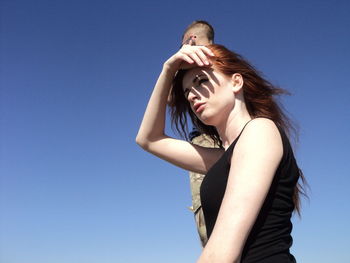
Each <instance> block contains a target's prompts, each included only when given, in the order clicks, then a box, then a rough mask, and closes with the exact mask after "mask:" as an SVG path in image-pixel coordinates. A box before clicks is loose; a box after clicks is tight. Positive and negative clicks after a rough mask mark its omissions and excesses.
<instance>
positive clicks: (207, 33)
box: [182, 20, 214, 45]
mask: <svg viewBox="0 0 350 263" xmlns="http://www.w3.org/2000/svg"><path fill="white" fill-rule="evenodd" d="M213 43H214V28H213V27H212V26H211V25H210V24H209V23H208V22H206V21H203V20H196V21H194V22H193V23H192V24H190V25H189V26H188V27H187V28H186V30H185V32H184V34H183V35H182V44H190V45H209V44H213Z"/></svg>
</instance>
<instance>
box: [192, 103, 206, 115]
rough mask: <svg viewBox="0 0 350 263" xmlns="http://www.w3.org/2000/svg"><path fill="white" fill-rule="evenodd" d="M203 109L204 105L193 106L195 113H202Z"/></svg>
mask: <svg viewBox="0 0 350 263" xmlns="http://www.w3.org/2000/svg"><path fill="white" fill-rule="evenodd" d="M204 108H205V103H199V104H197V105H195V106H194V109H195V112H196V113H200V112H202V111H203V110H204Z"/></svg>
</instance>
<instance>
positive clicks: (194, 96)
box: [187, 89, 198, 102]
mask: <svg viewBox="0 0 350 263" xmlns="http://www.w3.org/2000/svg"><path fill="white" fill-rule="evenodd" d="M187 99H188V100H189V101H190V102H193V101H194V100H195V99H198V92H197V91H196V90H195V89H191V90H190V92H189V93H188V97H187Z"/></svg>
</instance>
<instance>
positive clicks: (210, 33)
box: [182, 20, 214, 42]
mask: <svg viewBox="0 0 350 263" xmlns="http://www.w3.org/2000/svg"><path fill="white" fill-rule="evenodd" d="M200 27H203V29H205V32H206V35H207V37H208V39H209V41H211V42H214V28H213V27H212V26H211V24H209V23H208V22H207V21H204V20H196V21H194V22H192V23H191V24H190V25H189V26H188V27H187V28H186V29H185V31H184V33H183V35H182V39H183V38H184V36H185V35H186V33H187V32H188V31H189V30H190V29H193V28H200Z"/></svg>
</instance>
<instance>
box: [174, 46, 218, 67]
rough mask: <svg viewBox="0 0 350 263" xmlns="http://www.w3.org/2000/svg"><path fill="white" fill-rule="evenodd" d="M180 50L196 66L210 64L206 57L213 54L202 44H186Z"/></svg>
mask: <svg viewBox="0 0 350 263" xmlns="http://www.w3.org/2000/svg"><path fill="white" fill-rule="evenodd" d="M181 52H182V53H183V54H186V55H187V56H188V57H190V58H191V59H192V60H193V61H194V62H195V63H196V64H197V65H198V66H204V65H207V66H208V65H210V60H209V58H208V57H212V56H214V54H213V52H212V51H211V50H210V49H209V48H207V47H204V46H189V45H186V46H184V47H183V48H182V49H181Z"/></svg>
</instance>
